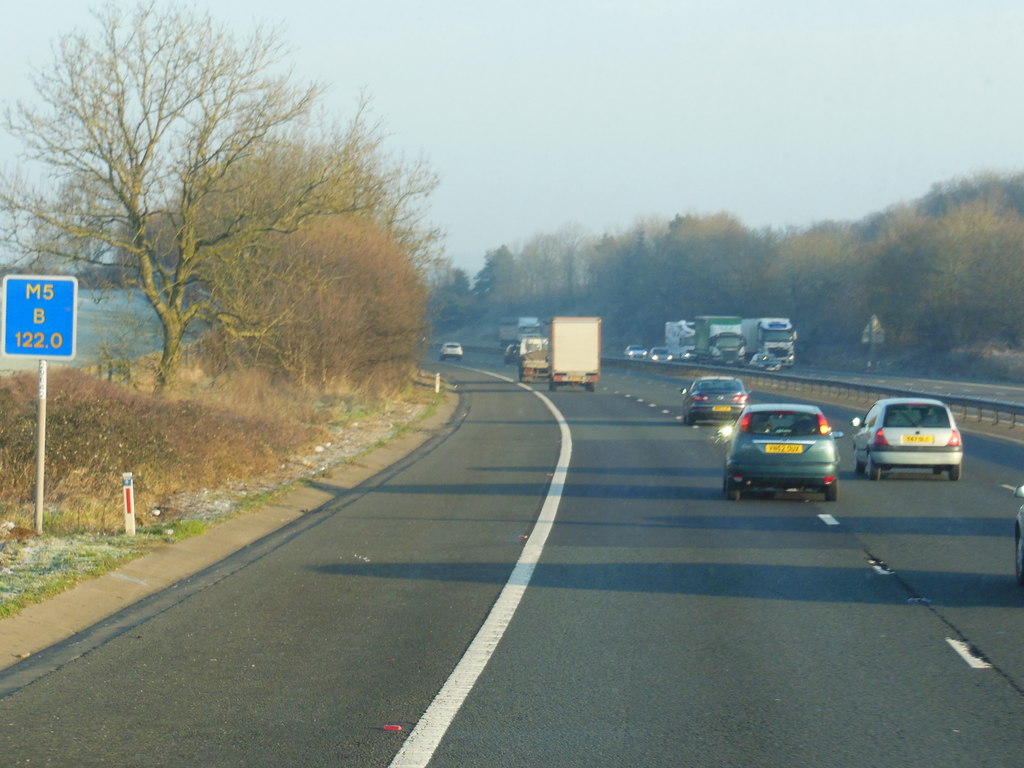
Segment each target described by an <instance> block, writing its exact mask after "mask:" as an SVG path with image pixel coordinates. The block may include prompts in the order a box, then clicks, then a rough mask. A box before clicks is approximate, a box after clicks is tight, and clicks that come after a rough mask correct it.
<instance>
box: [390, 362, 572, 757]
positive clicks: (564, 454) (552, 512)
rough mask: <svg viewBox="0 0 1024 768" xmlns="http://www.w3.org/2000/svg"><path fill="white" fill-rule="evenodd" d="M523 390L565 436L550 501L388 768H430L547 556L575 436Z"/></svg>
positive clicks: (558, 416)
mask: <svg viewBox="0 0 1024 768" xmlns="http://www.w3.org/2000/svg"><path fill="white" fill-rule="evenodd" d="M479 372H480V373H486V374H488V375H490V376H497V374H494V373H491V372H490V371H479ZM497 378H499V379H504V380H505V381H508V382H511V383H514V384H518V382H514V381H513V380H512V379H509V378H506V377H504V376H497ZM519 386H521V387H522V388H523V389H525V390H526V391H528V392H532V393H533V394H534V395H536V396H537V397H539V398H540V399H541V401H542V402H543V403H544V405H546V406H547V408H548V410H549V411H551V413H552V414H553V415H554V417H555V421H556V422H557V423H558V429H559V430H560V432H561V434H562V449H561V452H560V453H559V455H558V464H557V466H556V467H555V471H554V474H553V476H552V478H551V487H550V488H549V489H548V495H547V497H546V498H545V499H544V505H543V506H542V507H541V510H540V516H539V517H538V518H537V522H536V523H535V524H534V526H533V531H532V532H531V533H530V538H529V539H527V543H526V545H525V546H524V547H523V552H522V554H521V555H520V556H519V560H518V561H517V562H516V566H515V568H514V569H513V570H512V575H511V576H510V577H509V579H508V581H507V582H506V583H505V586H504V588H503V589H502V590H501V594H500V595H499V596H498V599H497V601H496V602H495V603H494V606H493V607H492V608H491V612H490V613H489V614H487V618H486V619H485V620H484V623H483V626H481V627H480V631H479V632H477V635H476V637H475V638H473V642H472V643H470V645H469V648H467V649H466V653H465V654H464V655H463V657H462V659H461V660H460V661H459V663H458V665H456V667H455V669H454V670H453V671H452V674H451V676H450V677H449V678H448V680H447V681H446V682H445V684H444V686H443V687H442V688H441V691H440V692H439V693H438V694H437V696H436V697H435V698H434V700H433V701H432V702H431V704H430V706H429V707H427V711H426V712H424V713H423V716H422V717H421V718H420V719H419V722H417V723H416V726H415V727H414V728H413V730H412V732H411V733H410V734H409V738H407V739H406V740H405V743H404V744H402V748H401V749H400V750H398V754H397V755H395V759H394V760H392V761H391V764H390V768H426V765H427V763H429V762H430V759H431V758H432V757H433V755H434V752H435V751H437V748H438V746H439V745H440V744H441V739H443V738H444V735H445V733H446V732H447V731H448V728H449V727H450V726H451V724H452V720H454V719H455V715H456V714H457V713H458V711H459V710H460V709H461V708H462V705H463V703H464V702H465V701H466V697H467V696H469V692H470V691H471V690H472V689H473V686H474V685H475V684H476V681H477V679H478V678H479V677H480V674H481V673H482V672H483V671H484V667H486V666H487V662H488V661H489V660H490V658H491V654H493V653H494V650H495V648H497V647H498V643H499V642H501V638H502V636H503V635H504V634H505V630H506V629H507V628H508V625H509V624H510V623H511V621H512V616H513V614H515V612H516V608H518V607H519V603H520V601H521V600H522V599H523V594H524V593H525V592H526V587H527V585H529V583H530V578H531V577H532V576H533V571H534V568H536V566H537V563H538V562H539V561H540V556H541V554H542V553H543V551H544V544H545V542H546V541H547V539H548V534H549V533H551V528H552V526H553V525H554V522H555V516H556V515H557V514H558V505H559V502H560V501H561V500H562V490H563V488H564V487H565V477H566V474H567V473H568V471H569V461H570V459H571V458H572V434H571V433H570V431H569V425H568V423H566V421H565V417H563V416H562V414H561V413H560V412H559V410H558V409H557V408H556V407H555V404H554V403H552V402H551V400H549V399H548V398H547V397H546V396H544V395H543V394H541V393H540V392H537V391H535V390H533V389H531V388H530V387H527V386H524V385H522V384H519Z"/></svg>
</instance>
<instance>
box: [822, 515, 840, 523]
mask: <svg viewBox="0 0 1024 768" xmlns="http://www.w3.org/2000/svg"><path fill="white" fill-rule="evenodd" d="M818 518H819V519H820V520H821V522H823V523H824V524H825V525H839V521H838V520H836V519H835V518H834V517H832V515H829V514H822V515H818Z"/></svg>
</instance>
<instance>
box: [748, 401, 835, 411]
mask: <svg viewBox="0 0 1024 768" xmlns="http://www.w3.org/2000/svg"><path fill="white" fill-rule="evenodd" d="M746 411H749V412H751V413H754V412H762V411H794V412H798V413H821V408H819V407H818V406H816V405H809V404H807V403H757V404H756V405H748V406H747V407H746Z"/></svg>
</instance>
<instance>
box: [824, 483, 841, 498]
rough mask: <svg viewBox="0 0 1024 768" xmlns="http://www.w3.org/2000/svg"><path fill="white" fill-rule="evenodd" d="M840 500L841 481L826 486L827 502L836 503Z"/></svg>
mask: <svg viewBox="0 0 1024 768" xmlns="http://www.w3.org/2000/svg"><path fill="white" fill-rule="evenodd" d="M838 498H839V481H838V480H836V481H835V482H832V483H829V484H828V485H826V486H825V501H836V500H837V499H838Z"/></svg>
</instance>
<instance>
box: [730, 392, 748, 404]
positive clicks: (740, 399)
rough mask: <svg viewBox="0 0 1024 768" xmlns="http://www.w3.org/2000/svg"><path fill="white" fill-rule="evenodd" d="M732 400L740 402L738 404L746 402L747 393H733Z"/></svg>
mask: <svg viewBox="0 0 1024 768" xmlns="http://www.w3.org/2000/svg"><path fill="white" fill-rule="evenodd" d="M732 401H733V402H734V403H740V404H743V403H746V402H747V395H744V394H739V395H733V398H732Z"/></svg>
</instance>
